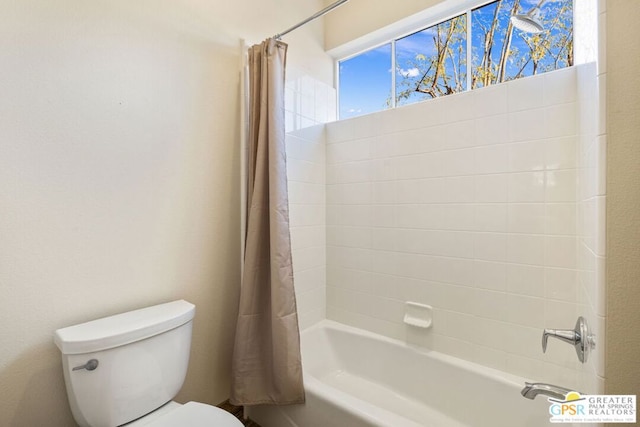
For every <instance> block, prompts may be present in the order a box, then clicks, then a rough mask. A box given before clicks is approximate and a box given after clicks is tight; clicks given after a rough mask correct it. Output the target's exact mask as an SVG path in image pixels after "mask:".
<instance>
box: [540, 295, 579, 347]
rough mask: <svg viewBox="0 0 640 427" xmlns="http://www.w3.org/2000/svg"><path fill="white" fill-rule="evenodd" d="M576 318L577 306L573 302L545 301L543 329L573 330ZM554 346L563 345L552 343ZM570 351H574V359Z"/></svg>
mask: <svg viewBox="0 0 640 427" xmlns="http://www.w3.org/2000/svg"><path fill="white" fill-rule="evenodd" d="M577 318H578V306H577V304H576V303H575V302H564V301H554V300H545V323H544V327H545V328H552V329H573V327H574V326H575V324H576V319H577ZM549 343H551V341H549ZM554 344H557V345H563V344H564V343H561V342H554ZM564 345H566V344H564ZM571 350H572V351H574V354H573V357H574V358H575V350H574V349H571Z"/></svg>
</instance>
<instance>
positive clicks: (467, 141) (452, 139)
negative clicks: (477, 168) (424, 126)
mask: <svg viewBox="0 0 640 427" xmlns="http://www.w3.org/2000/svg"><path fill="white" fill-rule="evenodd" d="M458 113H459V112H458V111H456V112H455V113H454V114H455V115H456V116H457V115H458ZM427 132H428V130H427ZM444 142H446V146H445V147H446V148H447V149H455V148H463V147H473V146H474V145H476V126H475V121H474V120H464V121H456V122H455V123H453V124H449V125H447V126H446V127H445V141H444Z"/></svg>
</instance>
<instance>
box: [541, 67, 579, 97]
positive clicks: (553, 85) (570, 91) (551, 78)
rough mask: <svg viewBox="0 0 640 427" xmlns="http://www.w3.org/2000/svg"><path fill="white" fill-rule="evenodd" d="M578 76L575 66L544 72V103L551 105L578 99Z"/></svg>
mask: <svg viewBox="0 0 640 427" xmlns="http://www.w3.org/2000/svg"><path fill="white" fill-rule="evenodd" d="M576 83H577V78H576V71H575V68H573V67H569V68H564V69H562V70H557V71H552V72H550V73H545V74H544V105H545V106H551V105H556V104H564V103H568V102H574V101H576V100H577V84H576Z"/></svg>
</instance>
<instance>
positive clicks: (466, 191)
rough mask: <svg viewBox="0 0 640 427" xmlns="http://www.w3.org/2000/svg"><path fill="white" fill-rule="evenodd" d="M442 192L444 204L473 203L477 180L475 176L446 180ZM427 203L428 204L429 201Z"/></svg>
mask: <svg viewBox="0 0 640 427" xmlns="http://www.w3.org/2000/svg"><path fill="white" fill-rule="evenodd" d="M441 191H442V193H441V200H442V202H443V203H472V202H473V200H474V192H475V178H474V177H473V176H461V177H452V178H444V182H443V185H442V189H441ZM425 201H427V202H428V199H426V200H425Z"/></svg>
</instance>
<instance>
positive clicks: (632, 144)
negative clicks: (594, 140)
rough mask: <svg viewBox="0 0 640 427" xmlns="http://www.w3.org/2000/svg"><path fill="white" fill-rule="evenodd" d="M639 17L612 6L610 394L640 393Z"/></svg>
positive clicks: (628, 6)
mask: <svg viewBox="0 0 640 427" xmlns="http://www.w3.org/2000/svg"><path fill="white" fill-rule="evenodd" d="M639 19H640V2H630V1H625V0H608V1H607V2H606V29H607V36H606V54H607V64H606V67H607V68H606V70H607V95H606V105H607V107H606V108H607V267H606V274H607V329H606V346H607V347H606V366H605V376H606V381H605V390H606V392H607V393H609V394H638V395H640V358H639V357H638V355H639V354H640V332H639V331H640V97H639V95H640V75H639V74H638V70H640V46H639V45H638V40H640V27H639V26H638V20H639ZM639 421H640V420H639Z"/></svg>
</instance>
